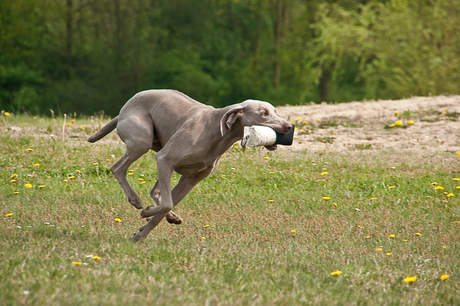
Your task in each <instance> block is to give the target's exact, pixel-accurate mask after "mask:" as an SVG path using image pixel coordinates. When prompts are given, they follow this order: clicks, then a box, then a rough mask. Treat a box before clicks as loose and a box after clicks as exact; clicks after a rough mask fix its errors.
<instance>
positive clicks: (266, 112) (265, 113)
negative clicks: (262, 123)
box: [262, 109, 268, 117]
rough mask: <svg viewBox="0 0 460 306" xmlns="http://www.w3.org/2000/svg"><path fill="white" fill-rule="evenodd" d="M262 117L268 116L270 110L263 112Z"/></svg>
mask: <svg viewBox="0 0 460 306" xmlns="http://www.w3.org/2000/svg"><path fill="white" fill-rule="evenodd" d="M262 116H264V117H266V116H268V110H266V109H265V110H263V111H262Z"/></svg>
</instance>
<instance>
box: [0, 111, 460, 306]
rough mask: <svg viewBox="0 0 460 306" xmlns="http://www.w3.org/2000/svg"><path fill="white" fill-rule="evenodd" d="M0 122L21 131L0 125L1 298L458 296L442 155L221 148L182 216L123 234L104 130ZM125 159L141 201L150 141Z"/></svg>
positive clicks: (436, 299) (454, 210)
mask: <svg viewBox="0 0 460 306" xmlns="http://www.w3.org/2000/svg"><path fill="white" fill-rule="evenodd" d="M80 121H81V122H80ZM6 122H7V124H8V126H9V127H10V128H11V127H21V128H22V130H21V131H12V130H11V129H10V131H5V126H4V125H3V123H2V126H0V128H1V129H2V133H1V134H0V148H1V150H2V152H3V153H2V155H0V186H1V187H0V188H1V193H0V201H1V207H2V208H1V216H0V218H2V222H1V223H0V224H1V227H0V259H1V265H0V288H1V290H0V305H45V304H48V305H134V304H139V303H150V304H155V305H205V304H207V305H302V304H304V305H343V304H346V305H354V304H360V305H410V304H422V305H434V304H438V305H439V304H443V305H445V304H454V305H455V304H460V296H459V295H458V292H459V291H460V282H459V280H460V274H459V273H460V272H459V271H460V261H459V255H458V254H460V244H459V243H458V239H459V236H460V222H459V221H460V208H459V204H460V201H459V190H458V189H456V186H457V185H460V182H459V181H454V180H453V179H454V178H457V177H460V173H458V169H459V166H460V157H458V156H456V155H455V154H452V153H446V152H440V153H437V154H431V153H430V154H429V153H425V152H415V151H411V152H408V151H375V150H361V151H351V152H343V153H340V152H337V153H325V152H323V151H321V152H297V153H292V152H289V150H278V151H275V152H267V151H264V149H248V150H246V152H245V153H243V152H242V151H241V149H239V148H232V149H230V150H229V152H227V153H226V154H225V155H224V156H223V158H222V160H221V163H220V167H219V170H218V171H216V172H215V173H214V174H212V175H211V176H209V177H208V178H206V179H205V180H204V181H202V182H201V183H200V184H199V185H198V186H197V187H196V188H195V189H194V190H193V191H192V192H191V193H190V194H189V195H188V196H187V197H186V198H185V199H184V200H183V202H182V203H180V204H179V205H178V207H177V208H176V209H175V211H176V212H177V213H178V214H180V215H181V216H182V217H183V219H184V223H183V224H182V225H179V226H176V225H170V224H167V223H166V222H162V223H161V224H160V225H159V226H158V227H157V228H156V229H154V230H153V231H152V233H151V234H150V235H149V236H148V237H147V239H146V240H145V241H144V242H143V243H138V244H135V243H131V242H130V241H128V238H129V237H130V236H131V235H132V234H133V233H134V232H135V231H136V229H137V228H138V227H139V226H141V225H142V224H143V222H144V221H143V220H142V219H140V217H139V212H138V211H136V209H134V208H132V207H131V205H130V204H129V203H128V202H127V199H126V197H125V195H124V193H123V191H122V190H121V188H120V186H119V185H118V183H117V182H116V180H115V179H114V177H113V176H112V175H111V174H110V170H109V168H110V166H111V165H112V164H113V163H114V161H116V160H117V159H118V158H119V157H120V156H121V155H122V154H123V152H124V150H123V149H124V146H123V144H122V143H121V142H120V141H118V140H116V139H117V138H116V137H115V136H112V135H111V136H108V137H107V139H108V140H109V141H104V142H99V143H96V144H89V143H86V142H85V139H86V137H87V135H88V134H90V132H91V131H89V130H88V129H89V128H85V129H82V128H80V125H81V124H85V125H86V126H91V123H90V122H89V119H82V120H78V124H77V123H74V125H73V126H71V127H67V130H66V131H65V137H64V138H62V136H61V135H62V130H61V128H62V124H63V122H62V121H58V122H55V123H53V126H54V127H52V124H51V122H50V120H48V119H44V120H41V119H32V118H27V117H21V116H13V117H8V118H7V121H6ZM77 126H78V127H77ZM50 133H54V134H55V135H56V136H54V137H51V136H50ZM69 135H70V136H73V138H69V137H68V136H69ZM29 148H31V149H33V151H30V150H28V149H29ZM265 156H267V157H268V159H265V158H264V157H265ZM95 163H97V164H96V165H95ZM77 170H78V171H77ZM132 170H133V175H132V176H129V180H130V182H131V183H132V184H133V185H134V188H135V189H136V190H137V191H138V192H140V193H141V197H142V199H143V200H144V202H145V203H147V202H148V203H151V201H150V200H149V198H148V193H149V188H151V187H152V186H153V184H154V182H155V179H156V167H155V164H154V154H153V153H152V154H147V155H146V156H144V157H142V158H141V159H140V160H139V161H138V162H136V163H135V164H134V165H133V166H132ZM325 172H327V174H325ZM14 174H17V176H15V175H14ZM12 176H13V178H12ZM139 178H142V179H144V181H145V182H146V183H145V184H141V183H140V182H141V181H139V180H138V179H139ZM12 180H16V181H15V182H11V181H12ZM173 180H174V181H175V182H177V180H178V176H176V175H175V176H174V178H173ZM433 182H436V183H437V185H439V186H442V187H443V188H444V189H443V190H436V189H435V186H434V185H432V183H433ZM25 184H31V185H32V188H27V187H25ZM39 186H41V188H39ZM393 186H394V188H393ZM444 192H446V193H450V192H452V193H453V194H454V196H447V195H446V194H444ZM15 193H16V194H15ZM323 197H330V199H329V200H325V199H323ZM334 203H335V204H334ZM11 213H12V214H13V215H12V216H7V214H11ZM115 218H120V219H121V222H116V221H115ZM205 225H209V226H208V227H205ZM293 230H295V232H294V233H293ZM415 233H420V234H421V235H416V234H415ZM391 234H394V235H395V237H394V238H391V237H390V235H391ZM378 248H381V249H382V250H381V251H378V250H377V249H378ZM390 252H391V255H387V253H390ZM92 255H98V256H100V260H98V259H93V258H92ZM73 262H82V265H79V266H77V265H74V264H73ZM336 270H340V271H342V274H340V275H338V276H331V272H333V271H336ZM443 274H448V275H449V276H450V277H449V278H448V279H447V280H440V276H441V275H443ZM408 276H416V277H417V280H416V281H415V282H414V283H411V284H406V283H404V281H403V279H404V278H405V277H408Z"/></svg>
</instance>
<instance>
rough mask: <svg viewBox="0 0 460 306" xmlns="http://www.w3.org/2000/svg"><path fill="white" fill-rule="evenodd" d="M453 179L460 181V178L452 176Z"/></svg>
mask: <svg viewBox="0 0 460 306" xmlns="http://www.w3.org/2000/svg"><path fill="white" fill-rule="evenodd" d="M452 180H453V181H460V178H458V177H454V178H452Z"/></svg>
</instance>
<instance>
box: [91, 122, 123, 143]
mask: <svg viewBox="0 0 460 306" xmlns="http://www.w3.org/2000/svg"><path fill="white" fill-rule="evenodd" d="M117 123H118V116H117V117H115V118H113V119H112V120H111V121H110V122H109V123H107V124H106V125H104V127H102V129H100V130H99V131H97V132H96V133H95V134H94V135H92V136H91V137H90V138H88V142H96V141H98V140H99V139H101V138H103V137H104V136H105V135H107V134H108V133H110V132H112V131H113V130H114V129H115V128H116V127H117Z"/></svg>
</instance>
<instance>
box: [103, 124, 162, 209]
mask: <svg viewBox="0 0 460 306" xmlns="http://www.w3.org/2000/svg"><path fill="white" fill-rule="evenodd" d="M139 119H140V118H139V117H134V118H128V119H125V120H119V122H118V126H117V132H118V134H119V136H120V138H121V139H122V140H123V142H124V143H125V145H126V152H125V155H123V157H122V158H121V159H120V160H119V161H117V162H116V163H115V164H114V165H113V166H112V167H111V168H110V170H111V171H112V173H113V175H114V176H115V178H116V179H117V181H118V183H119V184H120V186H121V188H123V190H124V192H125V193H126V195H127V196H128V201H129V203H131V204H132V205H133V206H134V207H136V208H137V209H141V208H142V200H141V198H140V197H139V195H138V194H137V193H136V192H135V191H134V190H133V188H132V187H131V185H130V184H129V183H128V180H127V179H126V172H127V171H128V168H129V166H130V165H131V164H132V163H133V162H134V161H136V160H137V159H138V158H139V157H141V156H142V155H144V154H145V153H147V152H148V151H149V150H150V149H151V148H152V140H153V125H152V124H151V119H150V118H144V120H139Z"/></svg>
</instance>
